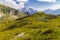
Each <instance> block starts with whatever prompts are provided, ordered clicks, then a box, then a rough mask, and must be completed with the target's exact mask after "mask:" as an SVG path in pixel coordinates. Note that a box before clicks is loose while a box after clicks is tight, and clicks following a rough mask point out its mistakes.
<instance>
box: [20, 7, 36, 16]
mask: <svg viewBox="0 0 60 40" xmlns="http://www.w3.org/2000/svg"><path fill="white" fill-rule="evenodd" d="M21 11H22V12H28V13H29V14H30V15H32V14H34V13H35V12H37V10H35V9H33V8H28V7H24V8H22V9H21Z"/></svg>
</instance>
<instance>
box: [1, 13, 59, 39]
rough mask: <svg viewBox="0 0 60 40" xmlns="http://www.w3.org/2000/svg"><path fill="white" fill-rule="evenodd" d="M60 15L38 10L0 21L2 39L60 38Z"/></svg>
mask: <svg viewBox="0 0 60 40" xmlns="http://www.w3.org/2000/svg"><path fill="white" fill-rule="evenodd" d="M59 23H60V16H57V15H53V14H45V13H44V12H37V13H35V14H33V15H31V16H26V17H23V18H19V19H16V20H13V21H9V20H7V21H3V22H1V23H0V40H60V24H59Z"/></svg>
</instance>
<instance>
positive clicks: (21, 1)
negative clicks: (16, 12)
mask: <svg viewBox="0 0 60 40" xmlns="http://www.w3.org/2000/svg"><path fill="white" fill-rule="evenodd" d="M16 1H17V2H19V4H17V3H16V2H15V1H13V0H0V4H4V5H7V6H9V7H12V8H15V9H21V8H23V7H24V4H25V3H26V2H27V1H28V0H16Z"/></svg>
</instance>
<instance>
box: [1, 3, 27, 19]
mask: <svg viewBox="0 0 60 40" xmlns="http://www.w3.org/2000/svg"><path fill="white" fill-rule="evenodd" d="M1 15H2V16H1ZM0 16H1V17H0V19H2V18H4V19H5V18H7V19H9V20H10V19H12V20H15V19H18V18H22V17H24V16H27V15H26V14H25V13H23V12H20V10H18V9H14V8H10V7H8V6H5V5H1V4H0Z"/></svg>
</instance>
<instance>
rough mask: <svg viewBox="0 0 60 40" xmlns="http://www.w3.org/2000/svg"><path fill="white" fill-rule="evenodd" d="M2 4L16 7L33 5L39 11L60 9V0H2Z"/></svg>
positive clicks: (0, 1)
mask: <svg viewBox="0 0 60 40" xmlns="http://www.w3.org/2000/svg"><path fill="white" fill-rule="evenodd" d="M0 4H4V5H7V6H10V7H13V8H16V9H21V8H23V7H32V8H34V9H37V10H38V11H43V10H46V9H53V10H57V9H60V0H0Z"/></svg>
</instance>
